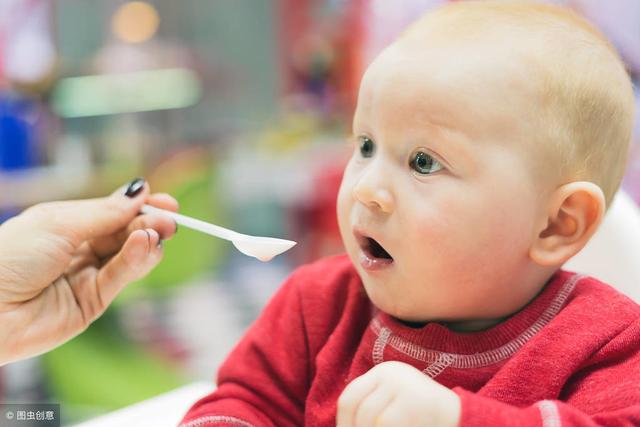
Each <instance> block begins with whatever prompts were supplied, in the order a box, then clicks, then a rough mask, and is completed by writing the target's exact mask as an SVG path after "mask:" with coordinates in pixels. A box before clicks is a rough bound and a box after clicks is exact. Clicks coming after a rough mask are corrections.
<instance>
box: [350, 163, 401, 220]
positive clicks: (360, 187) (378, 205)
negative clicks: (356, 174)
mask: <svg viewBox="0 0 640 427" xmlns="http://www.w3.org/2000/svg"><path fill="white" fill-rule="evenodd" d="M384 181H385V178H384V176H383V175H382V174H381V173H379V172H375V171H373V170H372V171H367V172H365V173H364V174H363V175H362V176H361V177H360V179H359V180H358V182H357V183H356V185H355V186H354V187H353V196H354V197H355V199H356V200H358V201H359V202H360V203H362V204H363V205H365V206H367V207H368V208H370V209H376V210H380V211H382V212H384V213H391V212H392V211H393V205H394V200H393V195H392V193H391V190H390V188H389V186H388V184H387V183H385V182H384Z"/></svg>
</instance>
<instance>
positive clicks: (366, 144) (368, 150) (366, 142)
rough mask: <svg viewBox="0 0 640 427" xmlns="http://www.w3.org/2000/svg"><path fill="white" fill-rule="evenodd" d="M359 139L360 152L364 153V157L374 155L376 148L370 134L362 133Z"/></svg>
mask: <svg viewBox="0 0 640 427" xmlns="http://www.w3.org/2000/svg"><path fill="white" fill-rule="evenodd" d="M358 141H359V142H360V154H361V155H362V157H371V156H373V151H374V149H375V144H374V143H373V140H372V139H371V138H369V137H368V136H365V135H361V136H359V137H358Z"/></svg>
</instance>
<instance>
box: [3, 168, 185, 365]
mask: <svg viewBox="0 0 640 427" xmlns="http://www.w3.org/2000/svg"><path fill="white" fill-rule="evenodd" d="M143 203H148V204H151V205H154V206H157V207H159V208H163V209H169V210H172V211H177V209H178V203H177V202H176V201H175V200H174V199H173V198H172V197H171V196H169V195H167V194H155V195H150V194H149V188H148V187H147V186H146V185H145V183H144V180H142V179H137V180H134V181H133V182H132V183H131V184H130V185H129V187H127V195H125V191H124V188H123V189H121V190H119V191H117V192H115V193H114V194H112V195H111V196H109V197H105V198H98V199H91V200H80V201H64V202H53V203H43V204H40V205H36V206H34V207H31V208H29V209H27V210H25V211H24V212H23V213H22V214H20V215H18V216H16V217H14V218H12V219H10V220H8V221H7V222H5V223H4V224H2V225H1V226H0V364H5V363H8V362H11V361H15V360H19V359H23V358H26V357H30V356H35V355H37V354H40V353H43V352H46V351H48V350H50V349H52V348H54V347H56V346H58V345H60V344H62V343H63V342H65V341H67V340H69V339H71V338H72V337H74V336H76V335H78V334H79V333H80V332H82V331H83V330H85V329H86V328H87V326H89V324H90V323H91V322H92V321H94V320H95V319H96V318H97V317H99V316H100V315H101V314H102V313H103V312H104V311H105V309H106V308H107V306H108V305H109V303H111V301H113V299H114V298H115V296H116V295H117V294H118V293H119V292H120V291H121V290H122V289H123V288H124V287H125V285H126V284H127V283H129V282H131V281H134V280H137V279H139V278H141V277H143V276H144V275H145V274H147V273H148V272H149V271H150V270H151V269H152V268H153V267H154V266H155V265H156V264H158V262H159V261H160V259H161V257H162V245H161V241H162V240H164V239H168V238H170V237H172V236H173V234H174V233H175V231H176V224H175V223H174V222H173V220H171V219H169V218H166V217H164V216H158V215H138V214H139V211H140V208H141V206H142V204H143Z"/></svg>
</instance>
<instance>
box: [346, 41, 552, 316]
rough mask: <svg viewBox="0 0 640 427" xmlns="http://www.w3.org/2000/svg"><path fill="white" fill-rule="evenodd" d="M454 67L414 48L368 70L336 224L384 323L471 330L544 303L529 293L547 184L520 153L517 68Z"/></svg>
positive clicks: (446, 58) (460, 63)
mask: <svg viewBox="0 0 640 427" xmlns="http://www.w3.org/2000/svg"><path fill="white" fill-rule="evenodd" d="M457 53H458V54H456V52H455V49H452V48H450V47H446V48H437V47H433V48H426V47H424V46H412V45H411V44H410V43H405V44H404V45H395V46H392V47H391V48H389V49H387V50H386V51H385V52H384V53H383V54H382V55H381V56H380V57H378V59H376V61H375V62H374V63H373V64H372V65H371V66H370V67H369V69H368V70H367V72H366V74H365V76H364V78H363V81H362V84H361V88H360V93H359V97H358V105H357V109H356V113H355V117H354V122H353V156H352V158H351V159H350V161H349V164H348V166H347V168H346V170H345V175H344V178H343V181H342V185H341V188H340V193H339V196H338V220H339V225H340V231H341V234H342V238H343V240H344V244H345V247H346V250H347V253H348V254H349V256H350V258H351V259H352V261H353V263H354V264H355V266H356V268H357V270H358V273H359V274H360V277H361V278H362V281H363V283H364V286H365V289H366V291H367V294H368V295H369V297H370V298H371V300H372V302H373V303H374V304H375V305H376V306H377V307H378V308H379V309H381V310H383V311H385V312H387V313H389V314H391V315H393V316H395V317H398V318H400V319H403V320H407V321H415V322H425V321H444V322H447V321H449V322H461V323H459V325H462V326H463V323H464V322H467V321H473V323H471V324H483V322H486V323H491V322H492V320H494V319H498V318H500V317H503V316H507V315H509V314H511V313H513V312H514V311H515V310H517V309H518V308H520V307H521V306H522V305H523V304H525V303H526V302H527V301H529V300H530V299H531V298H532V297H533V296H534V295H535V294H536V293H537V292H538V291H539V289H540V287H539V286H538V287H532V286H525V285H522V283H523V282H524V280H523V278H524V276H525V275H528V274H532V270H531V269H532V261H531V259H530V257H529V247H530V245H531V242H532V240H533V238H534V237H535V236H536V231H535V230H536V229H537V227H539V226H540V218H543V217H544V215H545V213H544V212H543V211H544V209H543V207H542V206H541V205H542V203H541V202H540V200H541V197H543V195H544V194H546V193H545V191H547V189H548V188H549V185H550V183H548V182H546V180H544V179H541V178H540V177H539V176H537V175H539V174H536V173H535V172H536V170H535V166H533V165H534V163H535V162H534V161H533V160H532V158H533V156H534V155H535V154H534V153H532V152H530V151H531V150H530V149H526V148H525V146H526V144H525V142H526V141H525V139H526V138H527V137H529V134H528V133H529V132H531V129H530V128H529V123H527V122H528V121H527V119H526V117H527V114H529V111H530V108H531V107H530V105H529V104H530V102H529V101H528V99H527V91H528V89H527V82H526V80H523V81H518V79H517V78H515V77H505V75H509V73H510V71H511V70H510V67H512V66H514V64H509V61H504V62H505V63H504V64H502V65H501V66H500V67H501V68H497V66H496V65H495V63H490V61H487V60H484V58H485V57H486V55H490V52H484V54H483V52H481V51H479V50H478V49H477V48H474V49H471V50H469V51H468V52H457ZM483 55H484V56H483ZM494 70H498V71H503V73H502V74H501V75H496V74H495V73H494ZM514 74H516V75H517V73H514ZM529 282H531V281H530V280H529Z"/></svg>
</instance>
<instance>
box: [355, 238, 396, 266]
mask: <svg viewBox="0 0 640 427" xmlns="http://www.w3.org/2000/svg"><path fill="white" fill-rule="evenodd" d="M357 238H358V244H359V245H360V248H361V249H362V252H363V253H364V255H365V256H366V257H367V258H369V260H371V261H378V262H383V263H385V264H387V263H391V262H393V257H392V256H391V254H389V252H387V250H386V249H385V248H384V247H383V246H382V245H381V244H380V243H379V242H378V241H377V240H375V239H373V238H371V237H368V236H363V235H358V236H357Z"/></svg>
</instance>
